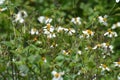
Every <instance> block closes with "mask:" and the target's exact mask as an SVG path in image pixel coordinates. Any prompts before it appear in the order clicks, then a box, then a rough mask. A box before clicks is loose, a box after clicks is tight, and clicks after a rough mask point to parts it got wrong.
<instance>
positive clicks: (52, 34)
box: [47, 33, 56, 38]
mask: <svg viewBox="0 0 120 80" xmlns="http://www.w3.org/2000/svg"><path fill="white" fill-rule="evenodd" d="M55 37H56V35H55V33H50V34H47V38H55Z"/></svg>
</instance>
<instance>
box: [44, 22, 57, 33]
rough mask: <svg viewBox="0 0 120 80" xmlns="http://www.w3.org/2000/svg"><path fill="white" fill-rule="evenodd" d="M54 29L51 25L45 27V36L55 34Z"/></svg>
mask: <svg viewBox="0 0 120 80" xmlns="http://www.w3.org/2000/svg"><path fill="white" fill-rule="evenodd" d="M54 30H55V29H54V27H53V26H52V25H50V24H47V25H46V26H45V27H43V31H44V34H50V33H52V32H54Z"/></svg>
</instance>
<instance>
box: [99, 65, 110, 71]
mask: <svg viewBox="0 0 120 80" xmlns="http://www.w3.org/2000/svg"><path fill="white" fill-rule="evenodd" d="M99 68H101V69H102V71H105V70H106V71H110V69H109V68H108V67H107V66H106V65H105V64H101V66H99Z"/></svg>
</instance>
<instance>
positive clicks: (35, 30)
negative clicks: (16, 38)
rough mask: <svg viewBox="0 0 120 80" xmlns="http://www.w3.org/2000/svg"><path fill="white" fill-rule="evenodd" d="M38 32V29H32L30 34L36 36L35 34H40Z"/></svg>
mask: <svg viewBox="0 0 120 80" xmlns="http://www.w3.org/2000/svg"><path fill="white" fill-rule="evenodd" d="M38 33H39V32H38V30H37V29H36V28H32V29H31V31H30V34H31V35H34V34H38Z"/></svg>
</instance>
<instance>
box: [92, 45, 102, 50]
mask: <svg viewBox="0 0 120 80" xmlns="http://www.w3.org/2000/svg"><path fill="white" fill-rule="evenodd" d="M100 47H101V44H97V45H95V46H94V47H93V48H92V49H97V48H100Z"/></svg>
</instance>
